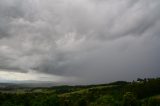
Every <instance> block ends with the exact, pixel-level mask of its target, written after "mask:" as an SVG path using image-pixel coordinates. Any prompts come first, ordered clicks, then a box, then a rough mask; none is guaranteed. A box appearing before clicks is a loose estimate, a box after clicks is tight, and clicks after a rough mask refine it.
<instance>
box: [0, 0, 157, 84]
mask: <svg viewBox="0 0 160 106" xmlns="http://www.w3.org/2000/svg"><path fill="white" fill-rule="evenodd" d="M159 10H160V1H159V0H134V1H133V0H127V1H126V0H118V1H117V0H12V1H11V0H0V70H3V71H4V70H5V71H8V72H22V73H30V70H34V71H36V73H44V74H45V73H46V74H52V75H57V76H63V77H65V78H66V80H67V78H70V77H75V78H77V79H78V80H76V81H75V82H74V81H72V83H77V84H87V83H103V82H109V81H113V80H133V79H135V78H137V77H152V76H159V75H160V70H159V69H160V65H159V63H160V56H159V54H160V35H159V34H160V30H159V28H160V12H159ZM1 76H2V75H1ZM63 80H64V79H63Z"/></svg>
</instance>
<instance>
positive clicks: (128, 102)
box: [122, 92, 138, 106]
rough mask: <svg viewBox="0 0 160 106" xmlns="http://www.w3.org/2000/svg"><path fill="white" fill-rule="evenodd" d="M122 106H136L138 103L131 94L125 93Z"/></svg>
mask: <svg viewBox="0 0 160 106" xmlns="http://www.w3.org/2000/svg"><path fill="white" fill-rule="evenodd" d="M122 104H123V106H138V101H137V99H136V97H135V96H134V94H133V93H131V92H126V93H125V94H124V96H123V102H122Z"/></svg>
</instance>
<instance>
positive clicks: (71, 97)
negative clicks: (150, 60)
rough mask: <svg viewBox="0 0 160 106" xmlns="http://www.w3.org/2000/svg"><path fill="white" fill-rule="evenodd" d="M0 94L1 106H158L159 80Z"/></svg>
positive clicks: (9, 91) (159, 97)
mask: <svg viewBox="0 0 160 106" xmlns="http://www.w3.org/2000/svg"><path fill="white" fill-rule="evenodd" d="M12 90H13V91H12ZM0 91H1V92H2V93H0V106H160V96H154V95H159V94H160V78H156V79H140V78H138V79H137V81H134V82H130V83H129V82H125V81H117V82H113V83H110V84H100V85H89V86H58V87H51V88H34V89H30V88H24V90H23V89H22V88H21V89H15V88H14V89H11V88H7V89H4V88H3V89H0Z"/></svg>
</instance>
